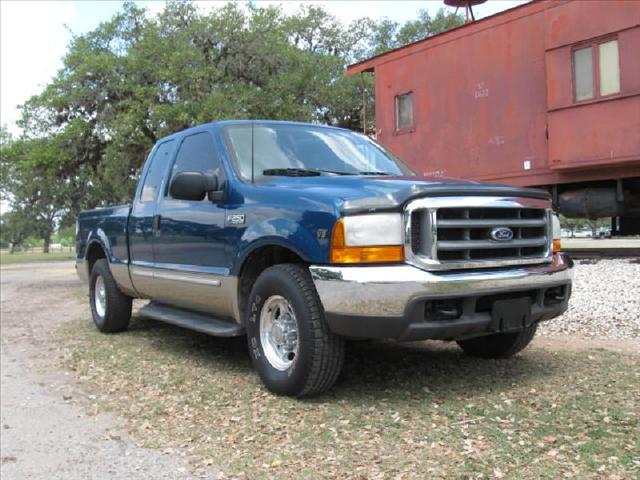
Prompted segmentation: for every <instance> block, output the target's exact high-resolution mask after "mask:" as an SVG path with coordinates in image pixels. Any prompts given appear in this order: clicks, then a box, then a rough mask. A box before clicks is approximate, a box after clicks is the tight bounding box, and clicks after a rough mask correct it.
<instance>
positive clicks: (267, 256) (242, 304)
mask: <svg viewBox="0 0 640 480" xmlns="http://www.w3.org/2000/svg"><path fill="white" fill-rule="evenodd" d="M283 263H296V264H304V265H308V264H309V259H307V258H305V257H304V256H303V254H302V253H301V252H300V251H299V250H298V249H296V248H295V247H293V246H291V245H289V244H287V243H286V242H282V241H272V242H260V243H259V244H256V245H254V246H253V248H252V249H250V250H248V251H247V252H246V253H245V254H244V255H243V257H242V261H241V262H239V267H238V272H237V275H238V291H237V298H238V312H239V315H240V323H241V324H242V325H244V323H245V313H246V307H247V306H246V303H247V300H248V299H249V294H250V293H251V289H252V288H253V285H254V284H255V282H256V280H257V279H258V277H259V276H260V274H261V273H262V272H264V271H265V270H266V269H267V268H269V267H272V266H274V265H279V264H283Z"/></svg>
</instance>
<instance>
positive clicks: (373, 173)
mask: <svg viewBox="0 0 640 480" xmlns="http://www.w3.org/2000/svg"><path fill="white" fill-rule="evenodd" d="M359 175H392V174H391V173H389V172H359Z"/></svg>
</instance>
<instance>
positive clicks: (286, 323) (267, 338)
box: [260, 295, 298, 371]
mask: <svg viewBox="0 0 640 480" xmlns="http://www.w3.org/2000/svg"><path fill="white" fill-rule="evenodd" d="M260 343H261V344H262V350H263V351H264V354H265V357H267V360H268V361H269V363H270V364H271V366H272V367H273V368H275V369H277V370H281V371H283V370H286V369H288V368H289V367H290V366H291V365H292V364H293V362H295V359H296V357H297V356H298V322H297V320H296V315H295V313H293V307H292V306H291V304H290V303H289V301H288V300H287V299H286V298H284V297H281V296H280V295H273V296H271V297H269V298H267V300H266V301H265V302H264V305H263V306H262V310H261V311H260Z"/></svg>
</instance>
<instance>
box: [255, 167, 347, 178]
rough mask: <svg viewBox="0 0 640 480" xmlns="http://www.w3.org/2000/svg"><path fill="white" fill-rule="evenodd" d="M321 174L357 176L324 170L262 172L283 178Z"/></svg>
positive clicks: (270, 169)
mask: <svg viewBox="0 0 640 480" xmlns="http://www.w3.org/2000/svg"><path fill="white" fill-rule="evenodd" d="M321 173H333V174H334V175H356V174H355V173H350V172H338V171H336V170H324V169H322V168H314V169H310V168H268V169H266V170H263V171H262V174H263V175H268V176H283V177H317V176H319V175H320V174H321Z"/></svg>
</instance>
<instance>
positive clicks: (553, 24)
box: [347, 0, 640, 233]
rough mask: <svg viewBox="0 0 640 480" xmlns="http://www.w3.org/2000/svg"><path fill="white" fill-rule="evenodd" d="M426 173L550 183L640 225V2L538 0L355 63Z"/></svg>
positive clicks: (379, 117)
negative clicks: (372, 82)
mask: <svg viewBox="0 0 640 480" xmlns="http://www.w3.org/2000/svg"><path fill="white" fill-rule="evenodd" d="M364 72H371V73H373V74H374V75H375V87H376V92H375V98H376V136H377V138H378V140H379V141H380V142H381V143H383V144H384V145H385V146H387V147H388V148H389V149H390V150H391V151H393V152H395V153H396V154H397V155H398V156H399V157H401V158H403V159H404V160H406V161H407V162H408V163H409V164H410V165H411V166H412V167H413V168H414V169H415V170H417V171H418V172H420V173H422V174H424V175H435V176H457V177H464V178H472V179H477V180H488V181H496V182H502V183H509V184H513V185H526V186H544V187H547V188H549V189H550V190H551V191H552V192H553V193H554V200H555V202H556V204H557V205H558V206H559V207H560V209H561V211H563V212H564V213H566V214H568V215H571V216H585V217H596V216H598V217H601V216H612V217H614V216H618V217H621V218H620V220H619V222H618V230H620V229H622V230H623V231H627V232H631V231H633V230H634V229H637V231H636V233H640V1H635V0H627V1H616V0H603V1H549V0H539V1H534V2H531V3H528V4H524V5H522V6H519V7H516V8H513V9H510V10H507V11H504V12H502V13H499V14H497V15H493V16H491V17H488V18H485V19H482V20H479V21H477V22H474V23H470V24H467V25H464V26H462V27H459V28H456V29H453V30H449V31H447V32H444V33H441V34H439V35H435V36H433V37H429V38H427V39H425V40H422V41H419V42H415V43H412V44H410V45H407V46H405V47H402V48H398V49H395V50H392V51H389V52H387V53H384V54H382V55H378V56H376V57H373V58H370V59H368V60H365V61H363V62H360V63H357V64H355V65H351V66H349V67H348V70H347V75H355V74H358V73H364Z"/></svg>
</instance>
